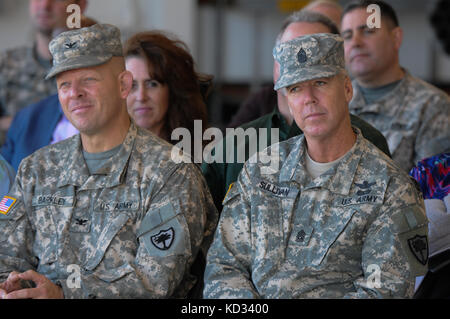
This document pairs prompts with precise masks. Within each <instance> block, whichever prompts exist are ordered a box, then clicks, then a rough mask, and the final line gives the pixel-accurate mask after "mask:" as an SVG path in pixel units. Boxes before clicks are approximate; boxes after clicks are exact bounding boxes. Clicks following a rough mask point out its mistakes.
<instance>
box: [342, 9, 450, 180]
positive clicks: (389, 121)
mask: <svg viewBox="0 0 450 319" xmlns="http://www.w3.org/2000/svg"><path fill="white" fill-rule="evenodd" d="M371 4H375V5H378V6H379V8H380V13H381V19H380V27H379V28H377V27H374V28H369V26H368V25H367V20H368V18H369V16H370V15H371V13H370V12H367V11H366V10H367V7H368V6H369V5H371ZM341 30H342V32H341V35H342V38H343V39H344V48H345V60H346V67H347V69H348V70H349V71H350V73H351V74H352V76H353V77H354V80H353V82H352V84H353V88H354V96H353V100H352V101H351V102H350V112H351V113H353V114H355V115H358V116H359V117H361V118H362V119H364V120H366V121H367V122H369V123H370V124H372V125H373V126H375V127H376V128H377V129H378V130H380V132H381V133H383V135H384V136H385V137H386V140H387V142H388V144H389V150H390V152H391V154H392V158H393V159H394V161H395V162H396V163H397V164H398V165H399V166H400V167H402V168H403V169H404V170H405V171H407V172H408V171H409V170H410V169H411V168H412V167H413V166H414V165H415V164H416V163H417V162H418V161H420V160H421V159H423V158H426V157H430V156H432V155H434V154H439V153H443V152H445V149H446V146H447V145H448V141H449V140H450V125H449V123H450V98H449V96H448V95H447V94H446V93H445V92H444V91H442V90H440V89H438V88H437V87H435V86H433V85H431V84H429V83H427V82H425V81H423V80H421V79H419V78H417V77H415V76H413V75H412V74H410V73H409V71H408V70H407V69H405V68H403V67H402V66H401V65H400V62H399V60H400V59H399V50H400V46H401V44H402V41H403V30H402V28H401V27H400V26H399V21H398V18H397V14H396V12H395V11H394V9H393V8H392V7H391V6H390V5H389V4H387V3H386V2H383V1H374V0H363V1H354V2H351V3H349V4H348V5H347V6H346V7H345V8H344V11H343V14H342V23H341ZM446 144H447V145H446Z"/></svg>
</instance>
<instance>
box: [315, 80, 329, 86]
mask: <svg viewBox="0 0 450 319" xmlns="http://www.w3.org/2000/svg"><path fill="white" fill-rule="evenodd" d="M325 84H327V82H325V81H320V80H319V81H316V85H317V86H323V85H325Z"/></svg>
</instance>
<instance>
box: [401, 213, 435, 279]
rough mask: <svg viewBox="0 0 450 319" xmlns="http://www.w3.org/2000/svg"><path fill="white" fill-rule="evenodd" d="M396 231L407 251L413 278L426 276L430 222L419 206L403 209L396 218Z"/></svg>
mask: <svg viewBox="0 0 450 319" xmlns="http://www.w3.org/2000/svg"><path fill="white" fill-rule="evenodd" d="M394 222H395V227H396V231H397V233H398V236H399V240H400V241H401V244H402V247H403V250H404V251H405V253H406V255H407V257H408V259H409V262H410V265H411V272H412V274H413V276H421V275H424V274H425V273H426V271H427V263H428V254H429V246H428V220H427V219H426V217H425V216H424V214H423V211H422V210H421V209H420V207H419V206H417V205H413V206H409V207H405V208H403V209H401V213H399V214H396V216H395V217H394Z"/></svg>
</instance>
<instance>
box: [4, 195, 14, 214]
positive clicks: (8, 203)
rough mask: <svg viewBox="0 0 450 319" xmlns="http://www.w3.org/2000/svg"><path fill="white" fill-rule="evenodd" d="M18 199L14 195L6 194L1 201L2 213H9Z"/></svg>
mask: <svg viewBox="0 0 450 319" xmlns="http://www.w3.org/2000/svg"><path fill="white" fill-rule="evenodd" d="M16 200H17V199H15V198H14V197H10V196H4V197H3V199H2V201H1V202H0V214H3V215H7V214H8V212H9V211H10V209H11V208H12V207H13V206H14V204H15V203H16Z"/></svg>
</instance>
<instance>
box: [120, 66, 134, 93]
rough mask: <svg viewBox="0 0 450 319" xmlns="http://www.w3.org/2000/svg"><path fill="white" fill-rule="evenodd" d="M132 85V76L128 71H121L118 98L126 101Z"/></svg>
mask: <svg viewBox="0 0 450 319" xmlns="http://www.w3.org/2000/svg"><path fill="white" fill-rule="evenodd" d="M132 85H133V75H132V74H131V72H130V71H127V70H125V71H123V72H122V73H120V74H119V88H120V97H121V98H122V99H126V98H127V97H128V94H130V91H131V86H132Z"/></svg>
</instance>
